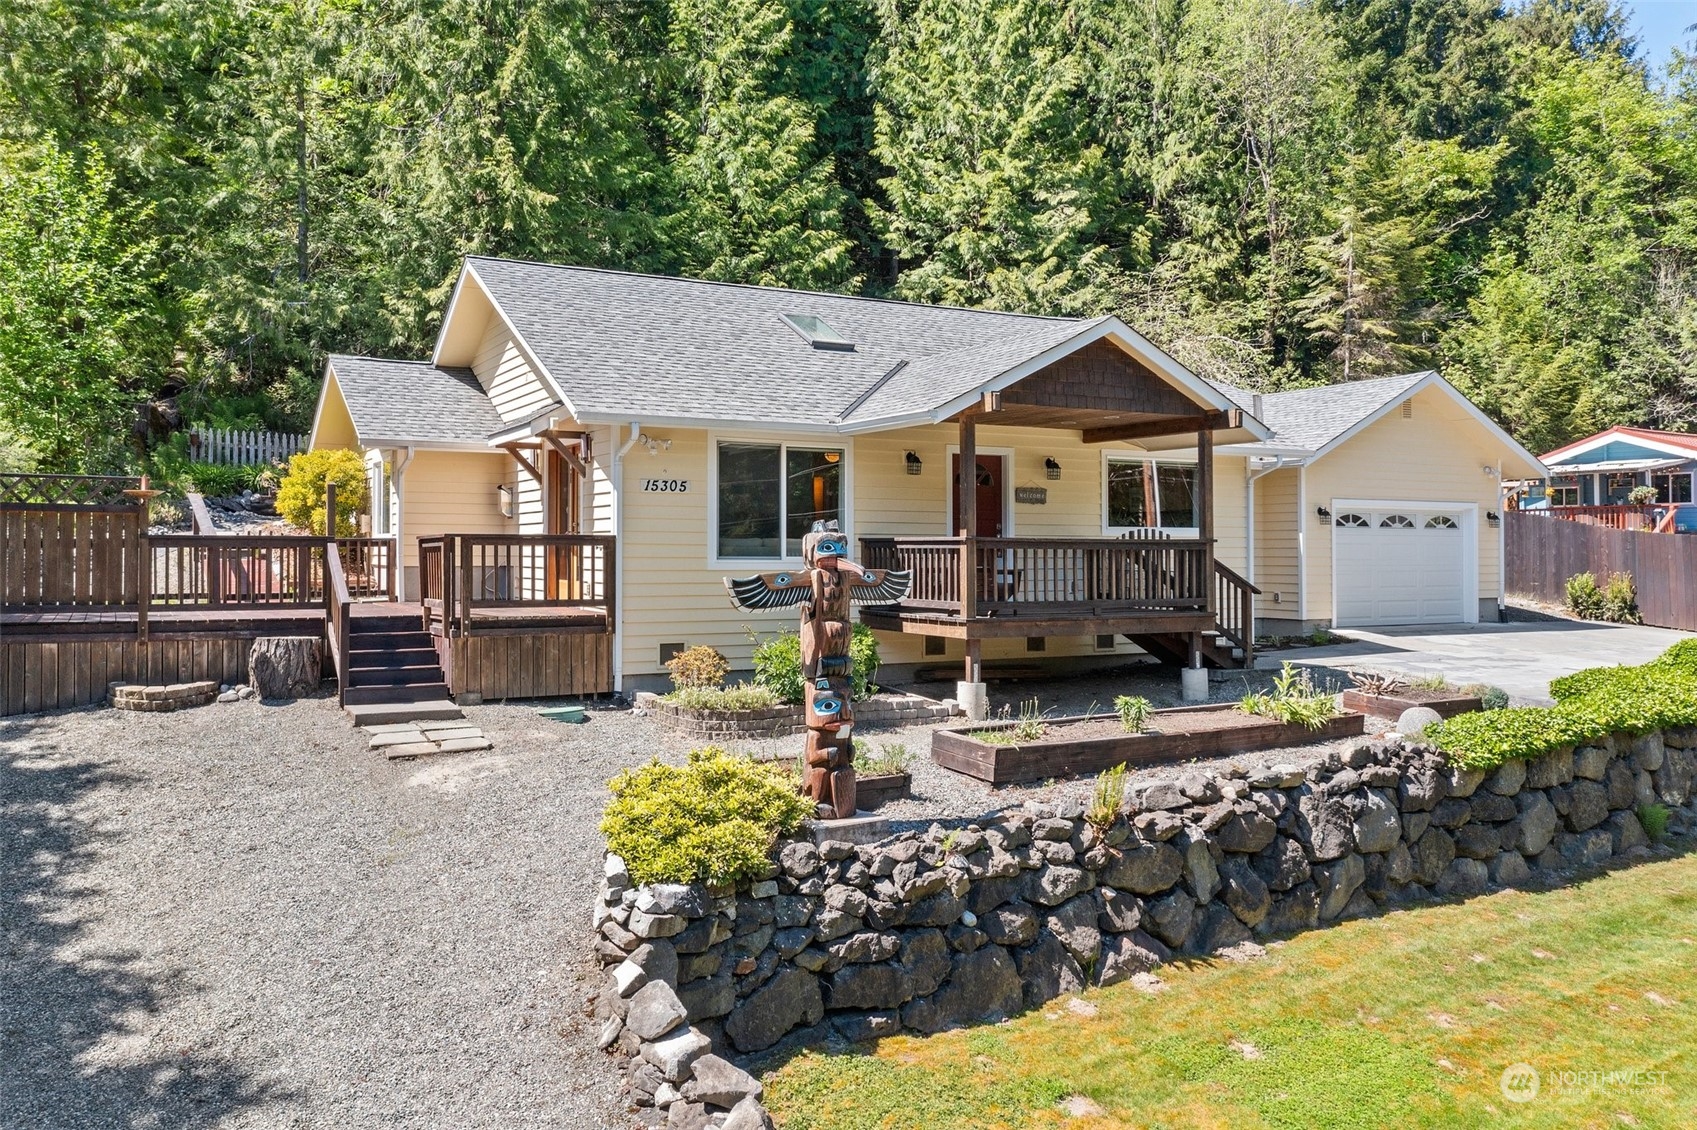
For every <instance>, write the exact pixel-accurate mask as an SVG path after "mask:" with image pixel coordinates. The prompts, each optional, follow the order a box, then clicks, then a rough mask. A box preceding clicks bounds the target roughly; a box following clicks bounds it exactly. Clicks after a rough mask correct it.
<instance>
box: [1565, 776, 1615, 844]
mask: <svg viewBox="0 0 1697 1130" xmlns="http://www.w3.org/2000/svg"><path fill="white" fill-rule="evenodd" d="M1608 818H1609V794H1608V790H1606V789H1605V788H1604V787H1603V786H1602V785H1599V784H1597V782H1596V781H1594V780H1576V781H1574V782H1573V787H1572V789H1570V790H1569V792H1568V805H1567V827H1568V830H1569V831H1572V832H1584V831H1587V830H1589V829H1591V828H1595V827H1596V826H1597V825H1598V824H1601V823H1602V822H1603V821H1605V820H1607V819H1608Z"/></svg>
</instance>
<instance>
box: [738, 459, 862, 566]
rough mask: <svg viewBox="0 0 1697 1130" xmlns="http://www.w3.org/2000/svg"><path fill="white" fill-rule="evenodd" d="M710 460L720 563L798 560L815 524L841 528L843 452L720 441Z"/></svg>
mask: <svg viewBox="0 0 1697 1130" xmlns="http://www.w3.org/2000/svg"><path fill="white" fill-rule="evenodd" d="M714 458H715V459H717V460H718V498H717V499H716V502H717V505H718V528H717V529H716V530H715V531H714V538H715V541H714V549H715V552H716V553H717V554H718V556H719V557H720V558H737V557H745V558H754V559H765V560H778V559H781V558H791V557H800V556H801V539H802V538H803V537H805V536H806V534H807V532H808V531H809V530H811V529H812V528H813V523H814V522H816V521H826V522H830V521H835V522H838V523H842V522H843V450H842V448H837V447H809V446H803V445H800V444H786V443H748V442H743V441H740V440H721V441H719V445H718V450H717V451H715V452H714Z"/></svg>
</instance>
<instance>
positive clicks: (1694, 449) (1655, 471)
mask: <svg viewBox="0 0 1697 1130" xmlns="http://www.w3.org/2000/svg"><path fill="white" fill-rule="evenodd" d="M1540 458H1541V459H1542V461H1543V462H1544V465H1545V466H1546V467H1548V468H1549V472H1550V473H1549V476H1548V477H1547V478H1542V479H1537V480H1534V481H1532V482H1531V483H1530V484H1529V490H1528V491H1527V495H1526V499H1525V501H1524V502H1522V504H1521V505H1522V507H1523V508H1525V509H1528V510H1536V509H1543V508H1545V507H1567V506H1621V505H1624V504H1625V503H1626V500H1627V496H1628V495H1629V494H1631V493H1632V491H1633V490H1634V489H1636V488H1638V487H1642V486H1649V487H1653V488H1655V491H1656V503H1657V505H1658V506H1673V507H1677V508H1678V512H1677V514H1676V515H1675V517H1674V524H1675V526H1676V527H1677V528H1678V529H1679V530H1681V531H1697V507H1693V506H1692V505H1691V502H1692V494H1691V487H1692V482H1691V476H1692V473H1693V472H1694V471H1697V435H1690V434H1687V433H1684V432H1662V431H1656V430H1655V429H1653V428H1627V427H1614V428H1608V429H1606V430H1604V431H1600V432H1598V433H1597V434H1596V435H1592V436H1586V437H1585V438H1584V439H1581V440H1575V441H1574V442H1573V443H1570V444H1567V445H1565V446H1563V447H1558V448H1556V449H1555V450H1554V451H1549V452H1546V453H1545V454H1544V455H1542V456H1540Z"/></svg>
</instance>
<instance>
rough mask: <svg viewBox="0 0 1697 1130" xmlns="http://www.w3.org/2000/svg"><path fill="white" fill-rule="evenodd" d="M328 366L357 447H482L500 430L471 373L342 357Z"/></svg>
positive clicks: (414, 363)
mask: <svg viewBox="0 0 1697 1130" xmlns="http://www.w3.org/2000/svg"><path fill="white" fill-rule="evenodd" d="M330 368H331V369H332V370H334V371H335V374H336V383H337V385H338V386H339V387H340V388H341V390H342V399H343V400H344V401H346V402H347V405H348V414H349V415H350V416H352V417H353V421H354V430H355V431H356V432H358V433H359V438H360V442H361V443H364V444H369V443H371V441H373V440H394V441H400V442H403V443H419V444H433V443H434V444H445V443H453V444H459V443H465V444H476V445H479V446H482V445H483V443H484V440H485V439H486V438H487V437H488V436H489V435H490V434H491V433H492V432H494V431H496V430H497V429H499V428H500V427H501V416H500V413H498V412H496V411H495V406H494V405H493V404H491V403H490V402H489V397H488V396H486V395H484V392H483V386H482V385H480V384H478V383H477V378H476V377H475V376H473V375H472V371H471V370H470V369H449V368H438V367H436V366H435V365H432V364H431V363H430V362H428V361H389V360H385V359H383V358H380V357H353V356H349V355H347V354H339V355H337V356H333V357H331V358H330Z"/></svg>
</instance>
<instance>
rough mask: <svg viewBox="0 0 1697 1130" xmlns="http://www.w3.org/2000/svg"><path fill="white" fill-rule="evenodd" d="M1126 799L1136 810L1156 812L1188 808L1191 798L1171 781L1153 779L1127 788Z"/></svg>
mask: <svg viewBox="0 0 1697 1130" xmlns="http://www.w3.org/2000/svg"><path fill="white" fill-rule="evenodd" d="M1126 800H1127V802H1128V803H1129V805H1130V807H1131V809H1132V811H1134V812H1155V811H1158V810H1160V809H1174V808H1186V807H1188V806H1189V805H1190V801H1189V799H1188V798H1187V797H1186V796H1185V795H1184V794H1183V793H1182V792H1180V791H1179V789H1178V786H1177V785H1175V784H1173V783H1172V782H1171V781H1151V782H1149V783H1147V784H1141V785H1135V784H1134V785H1132V786H1131V787H1130V788H1128V789H1126Z"/></svg>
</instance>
